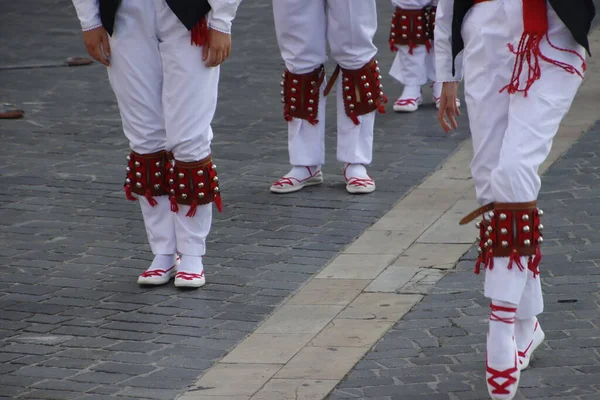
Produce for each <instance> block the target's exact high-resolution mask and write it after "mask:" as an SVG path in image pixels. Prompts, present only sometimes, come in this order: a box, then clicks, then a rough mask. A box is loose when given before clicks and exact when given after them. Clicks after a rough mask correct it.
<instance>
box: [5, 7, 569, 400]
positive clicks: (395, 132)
mask: <svg viewBox="0 0 600 400" xmlns="http://www.w3.org/2000/svg"><path fill="white" fill-rule="evenodd" d="M270 3H271V2H270V0H252V1H246V2H244V3H243V4H242V7H241V9H240V13H239V17H238V19H237V21H236V22H237V24H236V25H235V27H234V29H235V36H234V54H233V57H232V58H231V60H229V61H228V62H227V64H226V67H225V68H224V69H223V73H222V84H221V103H220V105H219V109H218V112H217V117H216V119H215V126H214V127H215V132H216V138H215V142H214V154H215V158H216V162H217V163H218V164H219V167H220V168H219V170H220V172H221V173H220V177H221V181H222V187H223V188H224V191H225V192H224V201H225V205H226V208H225V212H224V213H223V214H220V215H217V216H216V219H215V224H214V229H213V232H212V235H211V236H210V243H209V253H208V256H207V258H206V265H207V273H208V280H209V284H208V285H207V286H206V287H205V288H204V289H202V290H198V291H180V290H176V289H175V288H174V287H173V286H172V285H167V286H164V287H161V288H155V289H144V288H139V287H137V285H136V284H135V279H136V276H137V275H138V274H139V273H140V271H141V270H143V269H145V268H146V266H147V264H148V261H149V260H150V259H151V255H150V253H149V249H148V247H147V245H146V237H145V233H144V230H143V227H142V224H141V219H140V213H139V210H138V207H137V206H136V205H135V204H131V203H128V202H126V201H125V199H124V196H123V194H122V191H121V185H122V180H123V179H124V166H125V155H126V153H127V143H126V140H125V139H124V138H123V136H122V133H121V130H120V121H119V116H118V110H117V108H116V104H115V101H114V98H113V95H112V92H111V91H110V88H109V86H108V81H107V78H106V73H105V72H104V71H103V67H102V66H99V65H94V66H88V67H77V68H63V67H60V64H61V63H62V62H63V61H64V60H65V59H66V58H67V57H69V56H81V55H84V50H83V47H82V44H81V38H80V32H79V27H78V23H77V20H76V16H75V13H74V10H73V9H72V8H71V6H70V2H69V1H67V0H21V1H18V2H12V3H10V4H8V3H7V4H4V3H3V5H2V6H1V9H2V12H0V47H1V48H2V49H3V58H2V61H1V62H0V103H11V104H14V105H16V106H18V107H21V108H23V109H25V111H26V116H25V119H22V120H15V121H9V120H3V121H1V122H0V143H1V144H2V156H1V157H0V168H1V170H2V174H1V176H0V185H1V186H2V187H3V188H4V190H2V192H1V193H0V264H1V265H2V266H3V267H2V269H0V398H2V399H5V398H6V399H8V398H10V399H12V398H19V399H21V398H23V399H89V400H92V399H94V400H100V399H104V398H111V399H112V398H145V399H153V398H156V399H172V398H174V397H175V395H176V394H177V393H179V392H181V391H182V390H183V389H184V388H185V387H186V386H188V385H189V384H190V383H191V382H193V381H194V380H195V379H196V378H197V377H198V376H199V375H200V374H201V373H202V371H204V370H206V369H207V368H209V367H210V366H211V365H212V364H213V362H215V360H218V359H220V358H221V357H222V356H223V355H224V354H226V352H227V351H228V350H229V349H231V348H232V347H233V346H234V345H235V344H237V343H238V342H239V341H240V340H242V339H243V338H244V337H245V336H246V335H247V334H248V333H249V332H251V331H253V330H254V329H255V327H256V326H257V325H258V324H259V323H260V322H261V321H262V320H263V319H265V318H266V317H267V316H268V315H269V314H270V313H271V312H272V311H273V310H274V308H275V307H276V306H277V305H278V304H280V303H281V302H282V301H283V300H284V299H285V298H286V297H287V296H288V295H290V294H291V293H292V292H293V291H294V290H295V289H296V288H298V287H299V286H300V285H301V284H302V283H303V282H305V281H306V280H308V279H309V278H310V277H311V276H312V274H313V273H315V272H316V271H318V270H320V269H321V268H322V267H323V266H324V265H325V264H326V263H327V261H328V260H329V259H331V258H332V257H333V256H335V255H336V254H337V253H338V251H339V250H341V249H342V248H343V247H344V246H345V245H347V244H348V243H350V242H351V241H352V240H353V239H354V238H356V237H357V236H358V235H360V233H361V232H362V231H363V230H364V229H365V228H366V227H368V226H369V225H371V224H372V223H374V222H375V221H376V220H377V219H378V218H379V217H380V216H381V215H382V214H383V213H384V212H386V211H387V210H389V209H390V208H391V207H392V206H393V204H394V203H396V202H397V201H398V200H399V199H400V198H401V197H402V196H403V195H404V194H405V193H406V192H407V190H409V189H410V188H411V187H413V186H414V185H415V184H417V183H419V182H420V181H421V180H422V179H423V178H424V177H425V176H427V175H428V174H429V173H430V172H431V171H433V170H434V169H435V168H436V167H437V166H438V165H439V164H440V163H441V162H442V161H443V160H444V159H445V158H446V157H447V156H448V155H449V154H451V152H452V151H453V150H454V149H455V148H456V146H457V145H458V143H459V142H460V141H461V140H462V139H464V138H465V135H464V132H461V133H458V134H456V135H454V136H444V135H443V133H441V131H440V129H439V128H438V127H437V123H436V120H435V114H434V109H433V107H432V106H431V105H427V106H425V107H424V108H423V110H422V111H421V112H419V113H416V114H413V115H403V116H399V115H394V114H393V113H390V114H387V115H384V116H381V117H380V118H379V119H378V122H377V127H376V128H377V131H376V146H375V154H376V156H375V161H374V164H373V166H372V168H371V169H370V172H371V173H372V175H373V176H374V177H375V178H376V179H377V185H378V191H377V192H376V193H375V194H373V195H370V196H363V197H356V196H350V195H348V194H346V192H345V190H344V185H343V182H342V178H341V169H340V166H338V165H337V164H336V163H335V162H334V161H335V158H334V155H335V149H334V144H335V135H334V126H333V124H330V126H328V128H329V129H328V139H327V145H328V152H327V157H328V162H329V165H328V166H327V167H326V169H325V172H326V185H324V186H323V187H319V188H311V189H309V190H306V191H304V192H302V193H299V194H293V195H288V196H275V195H271V194H270V193H269V192H268V186H269V184H270V183H271V182H272V181H273V180H274V179H276V178H277V177H279V176H280V175H281V174H283V173H285V172H287V168H288V166H287V152H286V149H287V145H286V127H285V123H284V121H283V119H282V112H281V104H280V102H279V90H280V88H279V80H280V74H281V70H282V62H281V60H280V58H279V53H278V50H277V46H276V42H275V38H274V30H273V25H272V14H271V6H270ZM389 11H390V9H389V8H388V7H387V6H386V5H382V6H381V9H380V16H381V30H380V32H379V33H378V36H377V44H378V45H379V47H380V49H381V56H380V61H381V64H382V65H385V66H388V65H391V54H390V53H389V51H388V50H387V46H386V37H387V29H388V28H387V27H388V23H389V18H390V13H389ZM25 15H27V18H26V19H24V16H25ZM24 26H26V27H27V28H26V29H25V27H24ZM36 65H37V66H38V68H31V67H32V66H36ZM42 66H43V67H45V68H41V67H42ZM331 71H332V69H331V68H330V69H329V72H330V73H331ZM384 83H385V84H386V87H387V88H388V90H387V93H388V95H389V96H390V99H393V98H394V97H395V96H397V95H399V93H400V90H401V88H400V87H399V85H393V84H392V82H391V81H390V80H389V79H387V78H386V80H385V81H384ZM333 111H334V110H333V108H330V110H329V113H328V118H329V121H334V118H332V117H333V116H334V113H333ZM579 304H581V303H579Z"/></svg>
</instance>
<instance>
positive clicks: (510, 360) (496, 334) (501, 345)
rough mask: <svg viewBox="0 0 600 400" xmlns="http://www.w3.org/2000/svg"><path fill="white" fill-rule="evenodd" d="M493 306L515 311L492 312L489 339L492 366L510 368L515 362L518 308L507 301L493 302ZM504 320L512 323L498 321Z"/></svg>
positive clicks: (488, 346)
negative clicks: (516, 315)
mask: <svg viewBox="0 0 600 400" xmlns="http://www.w3.org/2000/svg"><path fill="white" fill-rule="evenodd" d="M492 304H493V305H494V306H498V307H504V308H510V309H515V311H499V310H492V314H493V315H494V316H495V317H492V314H490V325H489V331H488V339H487V357H488V361H489V363H490V365H496V366H501V367H503V368H504V367H506V368H509V367H510V366H511V365H513V364H514V362H515V347H514V339H513V338H514V335H515V324H514V319H515V314H516V308H517V306H516V305H515V304H512V303H508V302H506V301H499V300H492ZM497 319H504V320H507V321H512V323H506V322H502V321H498V320H497Z"/></svg>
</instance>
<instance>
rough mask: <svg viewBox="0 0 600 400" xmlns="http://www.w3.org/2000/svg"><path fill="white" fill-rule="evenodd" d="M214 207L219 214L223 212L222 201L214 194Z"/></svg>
mask: <svg viewBox="0 0 600 400" xmlns="http://www.w3.org/2000/svg"><path fill="white" fill-rule="evenodd" d="M215 206H217V210H219V212H223V199H222V198H221V195H219V194H215Z"/></svg>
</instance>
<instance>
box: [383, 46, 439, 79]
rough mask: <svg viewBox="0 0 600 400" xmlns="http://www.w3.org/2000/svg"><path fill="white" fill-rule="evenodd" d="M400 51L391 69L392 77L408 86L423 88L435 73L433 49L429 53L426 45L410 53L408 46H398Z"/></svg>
mask: <svg viewBox="0 0 600 400" xmlns="http://www.w3.org/2000/svg"><path fill="white" fill-rule="evenodd" d="M397 47H398V51H397V52H396V57H395V58H394V62H393V63H392V67H391V68H390V76H391V77H392V78H394V79H396V80H397V81H398V82H400V83H402V84H403V85H406V86H423V85H425V84H426V83H427V80H428V78H429V77H430V76H432V75H433V72H432V71H431V70H430V69H431V67H432V57H433V49H432V50H430V51H429V52H427V47H425V45H420V46H418V47H415V48H414V49H413V50H412V54H410V53H409V48H408V46H397Z"/></svg>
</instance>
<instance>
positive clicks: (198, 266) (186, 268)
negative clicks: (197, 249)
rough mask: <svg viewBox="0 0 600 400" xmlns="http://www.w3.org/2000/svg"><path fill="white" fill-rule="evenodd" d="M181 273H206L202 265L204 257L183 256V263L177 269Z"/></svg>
mask: <svg viewBox="0 0 600 400" xmlns="http://www.w3.org/2000/svg"><path fill="white" fill-rule="evenodd" d="M177 271H179V272H188V273H190V274H201V273H202V271H204V266H203V265H202V256H187V255H182V256H181V263H180V264H179V267H177Z"/></svg>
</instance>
